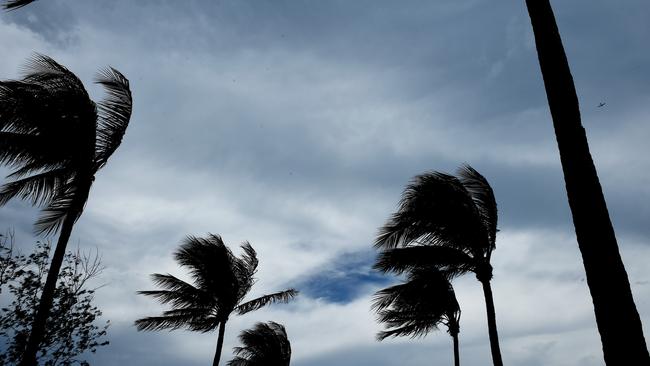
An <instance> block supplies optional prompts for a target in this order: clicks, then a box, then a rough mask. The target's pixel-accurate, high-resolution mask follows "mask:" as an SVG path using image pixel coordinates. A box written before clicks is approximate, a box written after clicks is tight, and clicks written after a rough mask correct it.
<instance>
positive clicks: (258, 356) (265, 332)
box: [228, 322, 291, 366]
mask: <svg viewBox="0 0 650 366" xmlns="http://www.w3.org/2000/svg"><path fill="white" fill-rule="evenodd" d="M239 340H240V341H241V343H242V344H243V345H244V346H243V347H235V348H234V352H235V358H233V359H232V360H230V361H229V362H228V366H268V365H273V366H289V362H290V361H291V343H289V339H287V331H286V330H285V329H284V326H282V325H281V324H278V323H275V322H268V323H257V324H255V327H254V328H253V329H248V330H245V331H243V332H242V333H241V334H240V335H239Z"/></svg>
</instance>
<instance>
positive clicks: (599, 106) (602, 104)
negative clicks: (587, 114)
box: [598, 102, 607, 108]
mask: <svg viewBox="0 0 650 366" xmlns="http://www.w3.org/2000/svg"><path fill="white" fill-rule="evenodd" d="M605 104H607V103H605V102H600V103H598V108H602V107H604V106H605Z"/></svg>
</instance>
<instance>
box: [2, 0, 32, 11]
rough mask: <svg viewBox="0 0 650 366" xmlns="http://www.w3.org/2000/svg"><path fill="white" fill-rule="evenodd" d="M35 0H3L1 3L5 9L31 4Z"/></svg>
mask: <svg viewBox="0 0 650 366" xmlns="http://www.w3.org/2000/svg"><path fill="white" fill-rule="evenodd" d="M34 1H36V0H5V1H4V4H2V7H3V8H4V9H5V10H14V9H18V8H22V7H23V6H25V5H28V4H31V3H33V2H34Z"/></svg>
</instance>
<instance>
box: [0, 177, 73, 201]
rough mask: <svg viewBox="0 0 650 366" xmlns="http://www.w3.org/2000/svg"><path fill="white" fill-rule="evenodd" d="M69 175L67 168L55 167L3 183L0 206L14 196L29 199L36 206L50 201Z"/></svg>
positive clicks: (0, 190)
mask: <svg viewBox="0 0 650 366" xmlns="http://www.w3.org/2000/svg"><path fill="white" fill-rule="evenodd" d="M69 176H70V172H69V171H68V170H66V169H55V170H49V171H46V172H43V173H40V174H36V175H32V176H29V177H27V178H23V179H19V180H15V181H12V182H8V183H5V184H4V185H2V186H1V187H0V206H3V205H5V204H6V203H7V202H8V201H9V200H11V199H12V198H14V197H16V196H20V197H21V198H22V199H23V200H31V202H32V205H36V206H40V205H42V204H44V203H48V202H51V201H52V200H53V199H54V198H55V197H56V192H57V191H58V190H59V189H60V188H61V187H62V186H63V185H64V184H65V182H66V181H67V180H68V178H69Z"/></svg>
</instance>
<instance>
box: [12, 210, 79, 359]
mask: <svg viewBox="0 0 650 366" xmlns="http://www.w3.org/2000/svg"><path fill="white" fill-rule="evenodd" d="M77 217H78V216H77V215H74V214H68V215H67V216H66V218H65V220H64V221H63V225H62V226H61V233H60V234H59V239H58V241H57V243H56V249H55V250H54V256H52V262H51V263H50V268H49V270H48V272H47V279H46V280H45V286H44V287H43V293H42V294H41V300H40V302H39V305H38V311H37V312H36V316H35V317H34V323H33V324H32V330H31V333H30V334H29V339H28V341H27V347H26V348H25V352H24V353H23V357H22V360H21V362H20V365H21V366H36V365H37V363H36V355H37V353H38V349H39V345H40V344H41V342H42V341H43V337H44V335H45V323H46V320H47V318H48V316H49V315H50V309H51V308H52V302H53V301H54V291H55V290H56V281H57V279H58V276H59V271H60V270H61V265H62V264H63V258H64V257H65V249H66V247H67V245H68V240H69V239H70V234H71V233H72V228H73V226H74V223H75V221H76V218H77Z"/></svg>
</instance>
